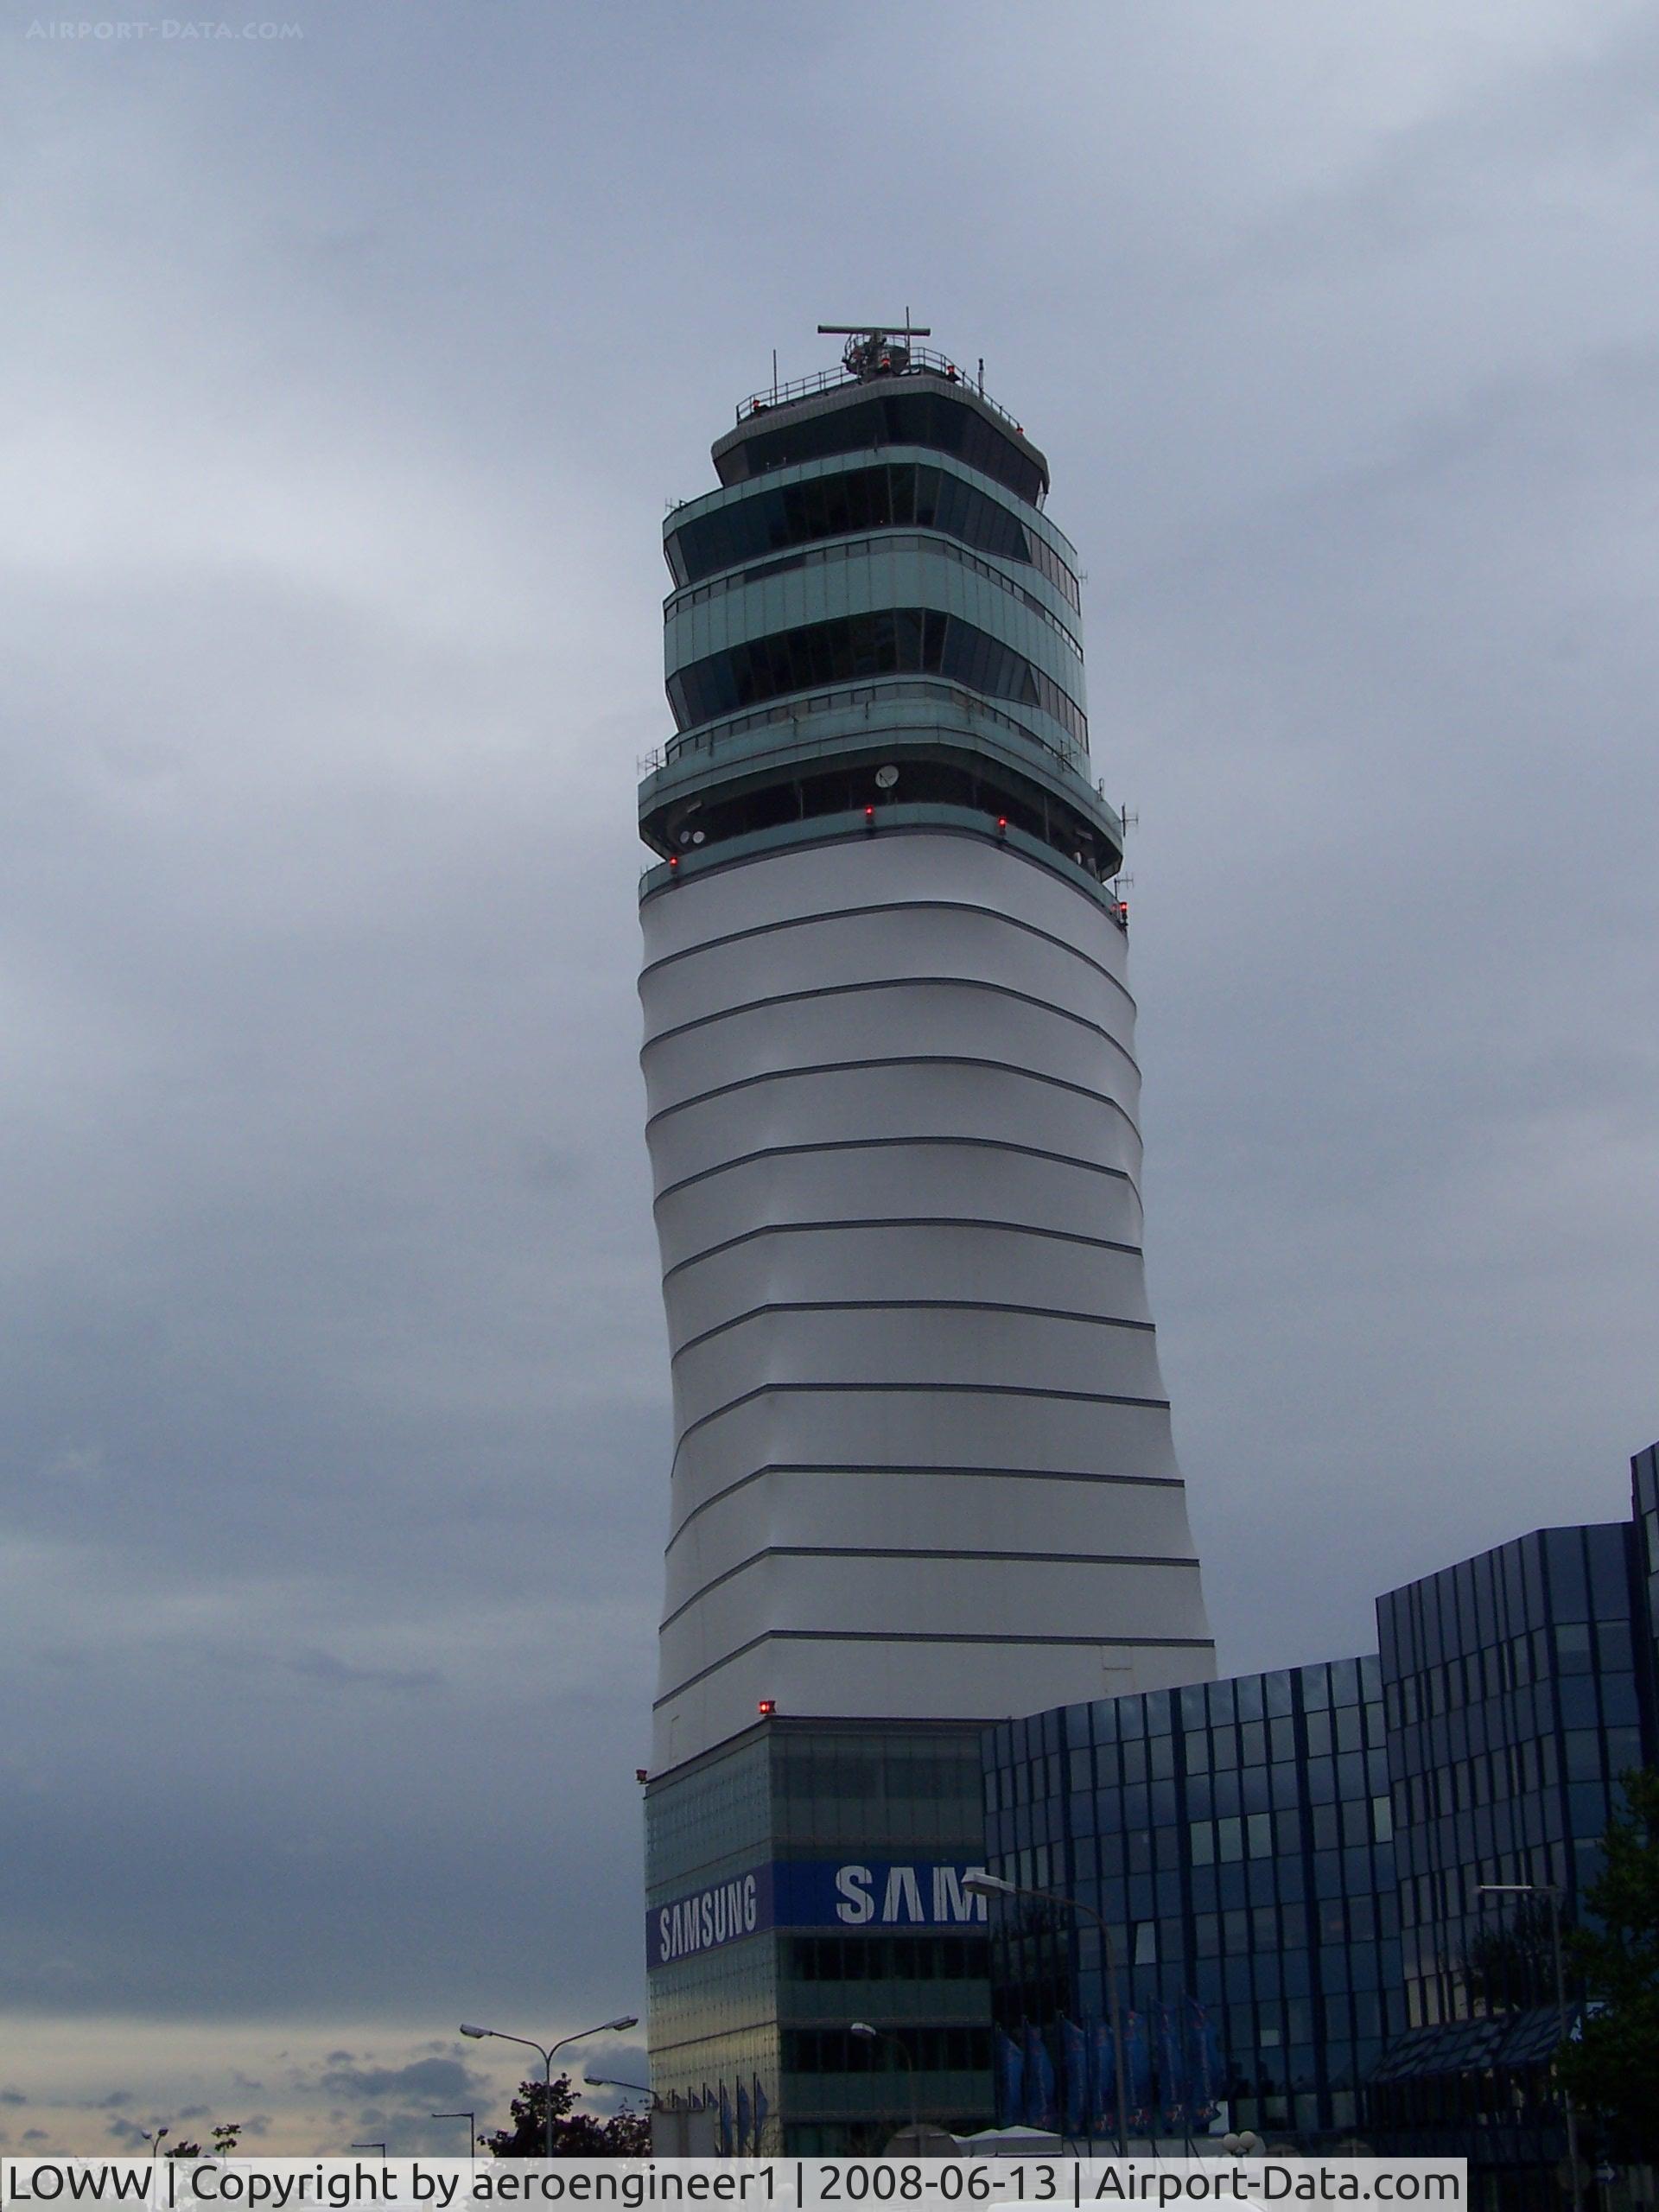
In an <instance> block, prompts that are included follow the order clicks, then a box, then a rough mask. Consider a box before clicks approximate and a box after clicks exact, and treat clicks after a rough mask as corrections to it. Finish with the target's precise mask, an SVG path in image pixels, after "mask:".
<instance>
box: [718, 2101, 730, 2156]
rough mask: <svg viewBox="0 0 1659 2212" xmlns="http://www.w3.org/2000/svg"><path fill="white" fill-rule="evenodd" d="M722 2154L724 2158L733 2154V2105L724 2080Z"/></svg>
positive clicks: (721, 2113)
mask: <svg viewBox="0 0 1659 2212" xmlns="http://www.w3.org/2000/svg"><path fill="white" fill-rule="evenodd" d="M720 2155H721V2158H730V2157H731V2155H732V2106H731V2100H730V2099H729V2098H728V2095H727V2094H726V2084H725V2083H724V2082H721V2085H720Z"/></svg>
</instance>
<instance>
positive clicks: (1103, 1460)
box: [672, 1385, 1184, 1550]
mask: <svg viewBox="0 0 1659 2212" xmlns="http://www.w3.org/2000/svg"><path fill="white" fill-rule="evenodd" d="M808 1461H810V1463H811V1464H813V1465H819V1466H827V1467H831V1468H834V1467H886V1466H912V1467H952V1466H955V1467H970V1468H996V1467H1031V1468H1036V1469H1039V1470H1048V1471H1055V1472H1061V1473H1066V1474H1105V1475H1176V1474H1178V1473H1179V1469H1178V1467H1177V1466H1176V1464H1175V1452H1174V1447H1173V1444H1172V1443H1171V1440H1170V1433H1169V1414H1168V1412H1167V1410H1166V1408H1161V1407H1157V1406H1113V1405H1103V1404H1102V1403H1100V1402H1097V1401H1091V1400H1089V1399H1084V1398H1039V1397H1037V1396H1034V1395H1032V1394H1031V1393H1029V1392H1026V1393H1016V1392H1013V1391H1010V1392H1007V1393H998V1392H995V1391H970V1390H961V1391H944V1390H928V1389H918V1390H913V1391H894V1392H882V1391H878V1390H868V1389H857V1388H855V1387H851V1388H847V1389H836V1390H825V1389H811V1388H810V1387H808V1388H804V1389H798V1388H790V1387H787V1386H781V1385H780V1386H777V1387H774V1388H772V1389H764V1390H762V1391H760V1392H759V1393H758V1394H757V1395H755V1396H754V1397H753V1398H748V1399H746V1400H745V1401H744V1402H743V1403H742V1404H741V1405H739V1406H734V1407H732V1408H731V1409H730V1410H729V1411H728V1412H726V1413H723V1414H718V1415H717V1416H716V1417H715V1419H714V1420H712V1421H705V1422H703V1423H702V1425H701V1426H700V1427H696V1428H694V1429H692V1430H690V1432H689V1433H688V1434H687V1435H686V1436H685V1438H684V1440H683V1441H682V1443H681V1445H680V1446H679V1450H678V1453H677V1458H676V1460H675V1466H674V1485H675V1491H674V1500H673V1507H672V1510H673V1515H674V1518H675V1520H676V1521H679V1520H681V1519H683V1517H684V1516H685V1515H686V1514H688V1513H690V1512H691V1511H692V1510H694V1509H695V1508H696V1507H697V1506H699V1505H701V1504H702V1503H704V1502H705V1501H706V1500H707V1499H709V1498H710V1497H716V1496H718V1495H720V1494H721V1493H722V1492H723V1491H726V1490H728V1488H729V1487H730V1486H731V1484H733V1483H734V1482H735V1481H737V1480H738V1479H739V1478H741V1477H742V1476H744V1475H746V1474H747V1473H749V1472H750V1471H752V1470H753V1469H755V1468H758V1467H770V1466H779V1465H783V1466H800V1465H803V1464H805V1463H807V1462H808ZM1109 1510H1110V1509H1109V1505H1108V1504H1105V1503H1103V1506H1102V1511H1103V1513H1106V1512H1109ZM1183 1510H1184V1509H1183ZM1101 1548H1102V1549H1103V1550H1109V1549H1110V1548H1111V1547H1110V1546H1109V1545H1103V1546H1102V1547H1101Z"/></svg>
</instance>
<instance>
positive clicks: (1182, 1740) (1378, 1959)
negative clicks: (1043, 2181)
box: [983, 1446, 1659, 2212]
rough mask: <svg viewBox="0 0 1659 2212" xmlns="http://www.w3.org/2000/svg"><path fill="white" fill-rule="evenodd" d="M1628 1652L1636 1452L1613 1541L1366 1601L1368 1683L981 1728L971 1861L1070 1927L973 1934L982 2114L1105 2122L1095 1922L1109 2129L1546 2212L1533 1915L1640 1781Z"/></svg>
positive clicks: (1035, 1920)
mask: <svg viewBox="0 0 1659 2212" xmlns="http://www.w3.org/2000/svg"><path fill="white" fill-rule="evenodd" d="M1656 1624H1659V1446H1656V1447H1654V1448H1653V1449H1650V1450H1649V1451H1647V1452H1643V1453H1641V1454H1640V1455H1639V1456H1638V1457H1637V1459H1636V1461H1635V1462H1634V1465H1633V1512H1632V1517H1631V1519H1630V1521H1628V1522H1608V1523H1604V1524H1599V1525H1595V1526H1590V1527H1580V1528H1568V1529H1540V1530H1536V1531H1535V1532H1534V1533H1533V1534H1532V1535H1528V1536H1523V1537H1522V1538H1520V1539H1518V1540H1517V1541H1515V1542H1513V1543H1509V1544H1503V1545H1500V1546H1499V1547H1497V1548H1496V1549H1495V1550H1492V1551H1490V1552H1484V1553H1482V1554H1479V1555H1478V1557H1476V1558H1473V1559H1469V1560H1462V1561H1460V1562H1459V1564H1458V1565H1456V1566H1454V1567H1446V1568H1445V1569H1444V1570H1443V1571H1441V1572H1440V1573H1436V1574H1432V1575H1427V1576H1425V1577H1424V1578H1423V1579H1422V1580H1421V1581H1418V1582H1414V1583H1411V1584H1408V1585H1407V1586H1405V1587H1403V1588H1402V1589H1398V1590H1395V1591H1392V1592H1389V1593H1388V1594H1387V1595H1386V1596H1385V1597H1383V1598H1382V1599H1379V1600H1378V1603H1377V1626H1378V1641H1379V1647H1380V1649H1379V1652H1378V1654H1377V1655H1376V1656H1368V1657H1362V1658H1357V1659H1348V1660H1340V1661H1334V1662H1332V1663H1331V1664H1330V1665H1329V1666H1321V1667H1303V1668H1295V1669H1286V1670H1283V1671H1281V1672H1277V1673H1272V1674H1265V1675H1244V1676H1239V1677H1236V1678H1235V1679H1234V1680H1232V1681H1219V1682H1211V1683H1208V1684H1199V1685H1196V1686H1194V1687H1192V1688H1187V1689H1184V1690H1171V1691H1165V1692H1162V1693H1160V1694H1155V1695H1150V1696H1144V1697H1127V1698H1118V1699H1113V1700H1104V1701H1102V1702H1100V1703H1096V1704H1093V1705H1076V1706H1068V1707H1061V1708H1058V1709H1057V1710H1056V1711H1053V1712H1051V1713H1038V1714H1034V1715H1033V1716H1032V1717H1031V1718H1030V1719H1025V1720H1018V1721H1012V1722H1007V1723H1005V1724H1003V1725H1001V1726H998V1727H996V1728H994V1729H991V1730H989V1731H988V1732H987V1733H986V1736H985V1738H984V1739H983V1755H984V1760H985V1770H986V1773H985V1787H986V1859H987V1864H988V1866H989V1867H990V1868H991V1870H992V1871H993V1872H995V1874H997V1875H999V1876H1000V1877H1001V1878H1003V1879H1005V1880H1007V1881H1009V1882H1012V1883H1014V1884H1016V1885H1019V1886H1020V1888H1022V1889H1036V1890H1050V1891H1057V1892H1059V1893H1061V1894H1062V1895H1063V1896H1064V1897H1066V1898H1069V1899H1072V1900H1075V1902H1076V1904H1077V1906H1078V1907H1080V1908H1081V1910H1077V1911H1073V1910H1066V1909H1064V1908H1060V1907H1057V1906H1054V1905H1052V1904H1041V1903H1039V1902H1037V1901H1035V1900H1031V1899H1022V1900H1020V1901H1017V1902H1016V1901H1012V1900H1011V1901H1008V1902H1007V1903H1005V1904H1001V1905H1000V1906H999V1908H998V1910H997V1912H996V1913H995V1915H994V1917H993V1922H992V1930H991V1944H992V1952H991V1956H992V2009H993V2015H994V2018H995V2025H996V2030H997V2040H996V2043H995V2047H994V2048H995V2065H996V2072H997V2078H998V2089H999V2100H1000V2106H1001V2117H1002V2118H1003V2119H1004V2120H1024V2121H1026V2122H1027V2123H1029V2124H1046V2125H1058V2126H1061V2127H1062V2128H1063V2129H1065V2131H1066V2132H1068V2133H1084V2132H1085V2130H1087V2131H1090V2132H1093V2133H1108V2132H1110V2131H1111V2128H1112V2127H1114V2126H1115V2125H1116V2112H1115V2098H1114V2096H1113V2094H1112V2091H1113V2082H1112V2081H1111V2080H1110V2079H1109V2078H1108V2076H1109V2075H1110V2074H1112V2073H1114V2072H1115V2069H1114V2068H1112V2066H1111V2063H1110V2058H1111V2055H1110V2051H1109V2047H1108V2045H1107V2043H1106V2040H1105V2037H1104V2030H1103V2026H1102V2025H1101V2024H1103V2023H1104V2022H1105V2021H1106V2019H1107V2018H1108V2016H1109V2003H1108V1991H1107V1981H1106V1978H1105V1973H1104V1969H1103V1961H1102V1947H1101V1942H1100V1938H1099V1936H1098V1934H1097V1932H1096V1929H1095V1928H1094V1926H1093V1924H1092V1922H1091V1919H1090V1914H1092V1913H1096V1912H1097V1913H1099V1914H1100V1915H1102V1916H1103V1918H1104V1919H1105V1921H1106V1923H1107V1924H1108V1926H1109V1929H1111V1930H1112V1931H1113V1935H1114V1939H1115V1942H1116V1948H1117V1951H1118V1955H1119V1957H1120V1960H1121V1961H1122V1965H1121V1988H1122V2005H1123V2008H1124V2012H1125V2024H1126V2044H1127V2046H1128V2063H1127V2067H1126V2072H1127V2073H1128V2076H1129V2081H1128V2099H1127V2102H1128V2119H1129V2132H1130V2133H1135V2134H1140V2133H1177V2134H1179V2133H1181V2132H1183V2131H1184V2130H1186V2129H1190V2128H1193V2127H1195V2126H1196V2127H1198V2128H1202V2127H1203V2126H1204V2125H1205V2119H1206V2115H1207V2114H1208V2113H1211V2112H1213V2111H1217V2108H1218V2107H1219V2108H1224V2110H1225V2112H1226V2114H1227V2117H1228V2118H1229V2119H1230V2121H1231V2124H1232V2125H1233V2126H1236V2127H1245V2126H1249V2127H1253V2128H1255V2129H1256V2130H1257V2132H1258V2133H1263V2134H1267V2135H1269V2136H1271V2135H1275V2134H1282V2135H1287V2136H1290V2137H1293V2138H1294V2139H1297V2140H1300V2141H1303V2142H1308V2141H1310V2140H1317V2139H1319V2137H1321V2136H1323V2137H1325V2139H1327V2140H1329V2139H1331V2138H1332V2137H1333V2136H1337V2137H1340V2136H1344V2135H1356V2136H1358V2137H1360V2138H1361V2139H1363V2140H1365V2141H1366V2142H1368V2143H1370V2145H1372V2146H1373V2147H1374V2148H1376V2149H1377V2150H1379V2151H1383V2152H1401V2153H1409V2154H1415V2155H1421V2156H1451V2157H1465V2158H1469V2159H1470V2161H1471V2173H1472V2174H1473V2175H1474V2176H1475V2177H1477V2181H1478V2186H1477V2190H1476V2197H1477V2201H1478V2202H1482V2203H1484V2204H1491V2205H1492V2206H1502V2207H1503V2208H1506V2212H1508V2208H1517V2209H1518V2208H1522V2207H1531V2206H1534V2205H1536V2206H1538V2207H1540V2208H1542V2207H1544V2206H1546V2205H1548V2206H1551V2207H1553V2206H1554V2204H1555V2203H1556V2202H1559V2191H1558V2189H1557V2184H1556V2180H1555V2167H1556V2164H1557V2162H1558V2161H1559V2160H1560V2158H1561V2157H1562V2156H1563V2154H1564V2152H1565V2149H1566V2136H1565V2128H1564V2123H1563V2116H1562V2113H1561V2109H1560V2105H1559V2102H1558V2100H1557V2096H1556V2092H1555V2088H1554V2078H1553V2070H1552V2061H1553V2055H1554V2050H1555V2049H1556V2046H1557V2044H1558V2043H1559V2041H1560V2034H1561V2027H1562V2012H1561V2007H1560V2004H1559V2002H1558V1999H1557V1992H1556V1978H1555V1943H1554V1927H1553V1919H1552V1911H1551V1903H1550V1899H1551V1895H1552V1893H1553V1895H1554V1905H1555V1911H1556V1913H1557V1914H1558V1915H1559V1918H1560V1924H1561V1926H1563V1927H1570V1926H1571V1925H1572V1923H1573V1922H1574V1921H1575V1920H1577V1919H1578V1918H1580V1916H1581V1914H1582V1910H1583V1906H1582V1898H1583V1895H1584V1891H1585V1889H1586V1885H1587V1884H1589V1883H1590V1882H1592V1880H1593V1879H1594V1878H1595V1876H1596V1873H1597V1872H1598V1871H1599V1865H1600V1859H1601V1850H1600V1840H1601V1838H1602V1836H1603V1834H1604V1833H1605V1829H1606V1827H1607V1824H1608V1821H1609V1820H1610V1818H1611V1817H1612V1816H1613V1815H1615V1814H1616V1813H1617V1812H1618V1811H1619V1810H1620V1809H1622V1802H1623V1801H1622V1794H1621V1792H1620V1789H1619V1777H1620V1775H1621V1774H1623V1773H1624V1772H1626V1771H1628V1770H1630V1769H1631V1768H1633V1767H1637V1766H1643V1765H1651V1764H1655V1763H1656V1761H1659V1726H1656V1699H1655V1682H1656V1675H1659V1668H1656V1663H1655V1653H1656V1643H1655V1636H1656ZM1573 2001H1574V1993H1573V1991H1572V1989H1571V1986H1570V1982H1569V1985H1568V1986H1567V2011H1568V2012H1569V2014H1570V2012H1571V2007H1572V2004H1573ZM1216 2124H1220V2122H1219V2118H1218V2117H1217V2121H1216Z"/></svg>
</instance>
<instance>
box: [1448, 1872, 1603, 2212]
mask: <svg viewBox="0 0 1659 2212" xmlns="http://www.w3.org/2000/svg"><path fill="white" fill-rule="evenodd" d="M1475 1894H1476V1896H1477V1897H1548V1899H1549V1942H1550V1948H1551V1950H1552V1951H1553V1952H1554V1957H1555V2016H1556V2018H1557V2019H1558V2020H1559V2022H1560V2039H1561V2041H1562V2042H1563V2043H1565V2042H1566V2041H1567V1974H1566V1970H1565V1969H1564V1967H1562V1965H1561V1893H1560V1891H1559V1890H1558V1889H1557V1888H1556V1887H1555V1885H1554V1883H1553V1882H1482V1883H1481V1884H1480V1885H1479V1886H1478V1889H1477V1890H1476V1892H1475ZM1561 2114H1562V2117H1563V2118H1564V2119H1565V2120H1566V2121H1567V2164H1568V2165H1569V2166H1570V2167H1571V2168H1572V2170H1573V2212H1584V2176H1583V2174H1582V2173H1581V2172H1580V2170H1579V2115H1578V2111H1577V2108H1576V2107H1575V2106H1574V2105H1573V2092H1572V2091H1571V2090H1570V2089H1569V2088H1567V2084H1566V2082H1562V2083H1561Z"/></svg>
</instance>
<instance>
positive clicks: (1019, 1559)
mask: <svg viewBox="0 0 1659 2212" xmlns="http://www.w3.org/2000/svg"><path fill="white" fill-rule="evenodd" d="M769 1559H884V1560H885V1559H933V1560H986V1561H988V1562H994V1563H995V1565H997V1566H1000V1567H1001V1566H1021V1567H1191V1568H1192V1569H1193V1571H1194V1572H1196V1571H1197V1568H1198V1560H1197V1559H1196V1558H1194V1557H1193V1556H1192V1554H1175V1553H1168V1552H1005V1551H990V1550H986V1551H956V1550H952V1549H950V1548H948V1547H944V1546H936V1545H907V1544H895V1545H880V1544H766V1545H765V1546H763V1547H762V1548H761V1549H760V1551H758V1552H751V1553H750V1554H749V1555H748V1557H747V1559H741V1560H738V1561H737V1563H736V1564H735V1566H733V1567H727V1568H725V1569H724V1570H723V1572H721V1573H719V1574H716V1575H715V1577H714V1578H713V1580H711V1581H708V1582H705V1583H704V1584H703V1585H702V1588H701V1589H699V1590H694V1591H693V1592H691V1595H690V1597H689V1598H687V1599H683V1601H682V1603H681V1604H679V1605H676V1606H675V1608H674V1610H673V1611H672V1612H671V1613H664V1615H663V1618H662V1619H661V1620H660V1621H659V1622H658V1635H660V1634H661V1633H662V1631H663V1630H664V1629H665V1628H671V1627H672V1626H673V1624H674V1623H675V1622H676V1621H677V1620H678V1618H680V1615H681V1614H682V1613H688V1612H690V1610H691V1608H692V1606H693V1605H700V1604H701V1603H702V1600H703V1599H705V1598H707V1597H709V1596H710V1595H711V1594H712V1592H715V1591H716V1590H718V1589H719V1588H720V1587H721V1585H722V1584H724V1583H727V1582H729V1581H731V1580H732V1579H733V1577H734V1575H739V1574H743V1573H747V1570H748V1569H749V1568H750V1567H759V1566H760V1564H761V1562H762V1561H763V1560H769Z"/></svg>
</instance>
